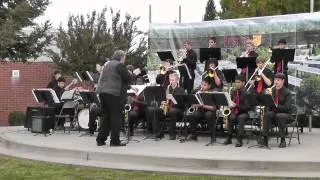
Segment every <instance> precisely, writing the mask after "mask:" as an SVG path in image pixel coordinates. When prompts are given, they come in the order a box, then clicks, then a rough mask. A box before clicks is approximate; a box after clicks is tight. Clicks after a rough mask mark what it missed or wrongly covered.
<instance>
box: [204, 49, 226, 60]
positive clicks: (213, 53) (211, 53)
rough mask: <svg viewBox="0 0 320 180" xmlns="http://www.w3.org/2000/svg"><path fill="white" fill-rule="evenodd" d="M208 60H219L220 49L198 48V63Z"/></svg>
mask: <svg viewBox="0 0 320 180" xmlns="http://www.w3.org/2000/svg"><path fill="white" fill-rule="evenodd" d="M210 58H215V59H216V60H220V59H221V49H220V48H200V62H201V63H203V62H204V61H207V60H209V59H210Z"/></svg>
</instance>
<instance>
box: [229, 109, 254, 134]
mask: <svg viewBox="0 0 320 180" xmlns="http://www.w3.org/2000/svg"><path fill="white" fill-rule="evenodd" d="M248 118H249V115H248V113H241V114H236V113H231V114H230V116H229V121H228V135H229V136H231V135H232V129H233V126H234V125H238V135H239V136H243V135H244V124H245V122H246V121H247V120H248Z"/></svg>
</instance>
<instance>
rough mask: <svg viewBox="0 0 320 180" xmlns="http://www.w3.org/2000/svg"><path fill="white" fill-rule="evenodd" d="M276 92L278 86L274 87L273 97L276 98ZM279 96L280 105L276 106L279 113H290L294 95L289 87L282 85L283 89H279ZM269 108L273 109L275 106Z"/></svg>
mask: <svg viewBox="0 0 320 180" xmlns="http://www.w3.org/2000/svg"><path fill="white" fill-rule="evenodd" d="M275 92H276V88H273V89H272V97H273V99H274V100H275V98H276V97H275ZM278 96H279V102H278V107H276V108H275V109H276V111H277V112H278V113H289V112H290V106H291V103H292V96H291V93H290V91H289V89H287V88H285V87H282V88H281V89H279V92H278ZM269 109H270V110H272V109H273V108H269Z"/></svg>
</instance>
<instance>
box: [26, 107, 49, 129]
mask: <svg viewBox="0 0 320 180" xmlns="http://www.w3.org/2000/svg"><path fill="white" fill-rule="evenodd" d="M33 116H50V117H51V119H50V120H49V121H50V123H51V124H48V126H51V128H53V127H54V120H55V108H54V107H27V113H26V119H25V124H24V127H25V128H28V129H29V128H30V129H31V128H32V117H33Z"/></svg>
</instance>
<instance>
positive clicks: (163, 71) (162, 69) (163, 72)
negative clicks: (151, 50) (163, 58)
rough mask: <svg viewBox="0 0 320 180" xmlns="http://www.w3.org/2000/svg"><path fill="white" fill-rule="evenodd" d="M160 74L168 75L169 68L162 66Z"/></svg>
mask: <svg viewBox="0 0 320 180" xmlns="http://www.w3.org/2000/svg"><path fill="white" fill-rule="evenodd" d="M159 69H160V74H166V73H167V68H166V67H165V66H160V68H159Z"/></svg>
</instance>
